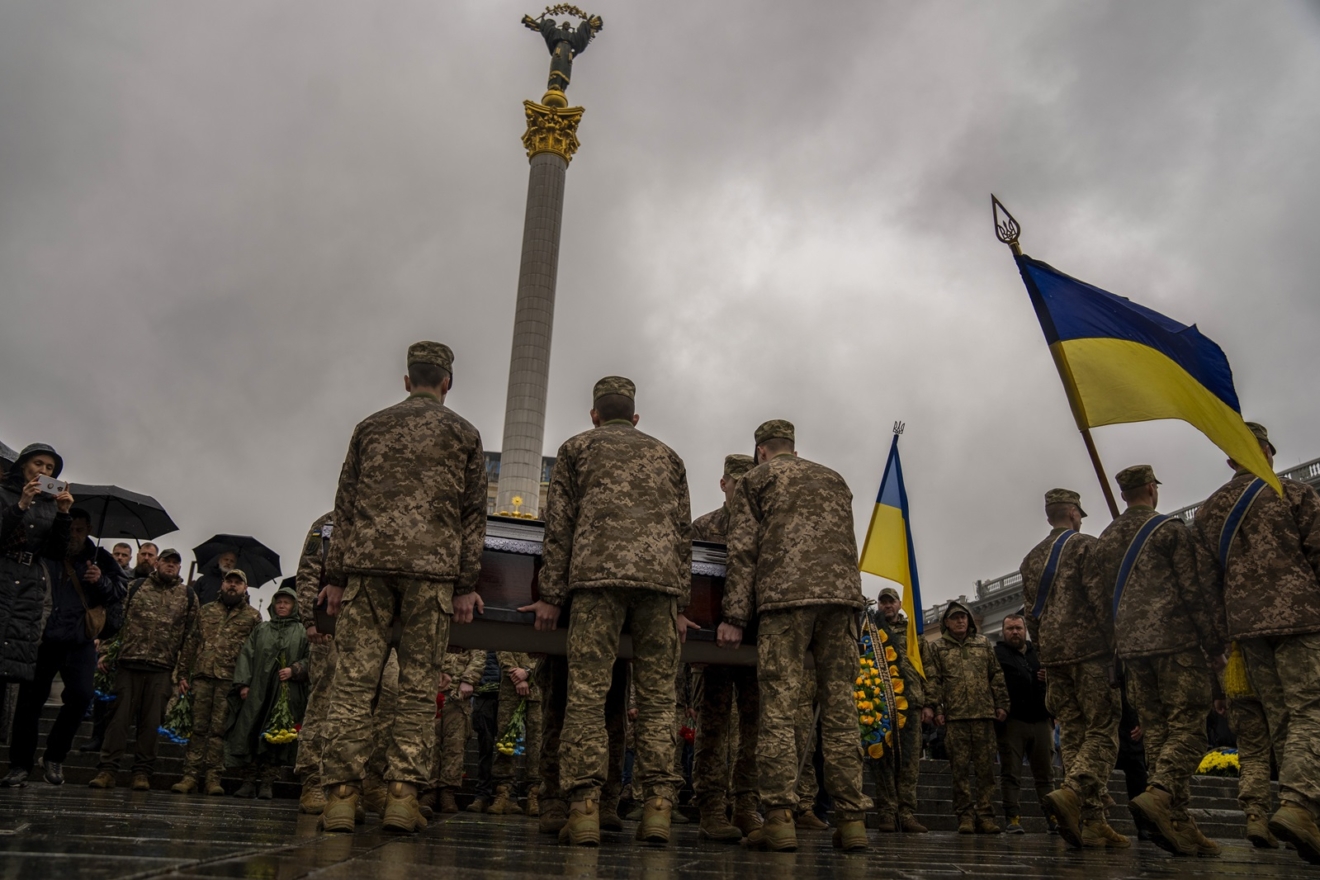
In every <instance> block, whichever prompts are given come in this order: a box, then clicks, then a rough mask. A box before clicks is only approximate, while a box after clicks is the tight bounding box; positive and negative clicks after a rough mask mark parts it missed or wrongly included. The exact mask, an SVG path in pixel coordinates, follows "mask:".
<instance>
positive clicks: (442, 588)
mask: <svg viewBox="0 0 1320 880" xmlns="http://www.w3.org/2000/svg"><path fill="white" fill-rule="evenodd" d="M337 522H342V520H339V519H337ZM338 538H339V533H338V532H336V536H335V538H334V539H332V542H331V544H332V547H333V543H334V541H336V540H338ZM453 589H454V587H453V584H450V583H444V582H438V581H431V580H420V579H414V578H398V577H371V576H362V575H352V576H350V577H349V579H348V587H347V589H345V591H344V597H343V606H342V609H341V611H340V615H339V620H338V621H337V622H336V626H335V646H336V648H337V650H338V659H337V661H336V668H335V681H334V698H333V700H332V702H331V704H330V707H329V712H328V713H327V715H326V721H325V724H326V727H325V729H326V730H327V731H334V732H335V733H334V737H333V738H332V739H331V740H330V741H329V742H328V744H327V746H326V749H325V751H324V753H323V757H322V765H323V766H322V782H323V784H325V785H326V786H332V785H339V784H358V783H359V782H360V781H361V780H362V778H363V771H364V770H365V768H366V764H367V761H368V759H369V757H370V754H371V748H372V744H373V731H372V719H371V715H370V710H371V705H372V702H373V700H374V698H375V696H376V690H377V687H378V686H379V684H380V681H381V670H382V669H383V668H384V666H385V660H386V656H387V654H388V653H389V639H390V634H391V630H392V629H393V626H392V621H393V618H394V609H395V607H396V606H397V607H398V608H399V609H400V611H399V616H400V618H401V621H402V624H403V632H402V635H401V638H400V641H399V647H398V649H397V652H396V653H397V655H398V664H399V687H398V708H397V711H396V712H395V715H394V719H393V722H392V724H391V725H390V728H389V732H388V738H387V740H386V749H387V756H388V757H387V761H388V768H387V770H386V772H385V780H386V781H387V782H408V783H412V784H413V785H417V786H421V787H425V785H426V784H427V782H428V781H429V779H430V778H431V762H432V759H433V756H434V750H435V696H436V691H437V685H438V682H439V680H440V668H441V664H442V661H443V659H444V656H445V649H446V646H447V645H448V643H449V623H450V618H451V616H452V615H453Z"/></svg>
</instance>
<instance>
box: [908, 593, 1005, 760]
mask: <svg viewBox="0 0 1320 880" xmlns="http://www.w3.org/2000/svg"><path fill="white" fill-rule="evenodd" d="M952 604H955V605H957V603H956V602H955V603H952ZM959 607H960V608H961V607H962V606H959ZM964 610H965V609H964ZM930 659H931V665H930V666H928V667H926V705H928V706H930V707H931V708H933V709H934V710H935V714H936V715H943V716H944V717H945V718H946V719H947V720H950V721H954V720H956V721H972V720H977V719H989V720H991V721H993V720H994V718H995V710H996V709H1003V710H1004V711H1005V712H1007V711H1008V709H1009V701H1008V686H1007V685H1006V684H1005V683H1004V670H1003V667H1001V666H1000V665H999V661H998V660H997V659H996V658H995V648H994V645H992V644H991V643H990V640H989V639H987V638H986V637H985V636H982V635H978V634H977V633H976V632H975V630H969V632H968V633H967V637H966V638H964V639H963V640H962V641H961V642H960V641H958V640H957V639H955V638H954V637H953V634H952V633H950V632H947V631H946V632H945V633H944V634H943V635H941V636H940V637H939V639H937V640H936V641H934V642H931V644H930ZM991 739H992V740H993V737H991Z"/></svg>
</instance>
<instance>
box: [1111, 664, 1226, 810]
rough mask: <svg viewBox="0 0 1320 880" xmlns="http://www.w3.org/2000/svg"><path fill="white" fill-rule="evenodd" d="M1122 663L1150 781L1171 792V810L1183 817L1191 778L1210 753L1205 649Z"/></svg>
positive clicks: (1208, 692)
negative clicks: (1138, 723) (1139, 731)
mask: <svg viewBox="0 0 1320 880" xmlns="http://www.w3.org/2000/svg"><path fill="white" fill-rule="evenodd" d="M1123 662H1124V664H1125V665H1126V667H1127V692H1128V694H1127V696H1128V703H1130V704H1131V705H1132V708H1133V709H1135V710H1136V712H1137V718H1138V719H1139V720H1140V723H1141V729H1142V730H1143V731H1144V733H1143V736H1142V739H1143V741H1144V742H1145V744H1146V764H1147V766H1148V768H1149V770H1150V779H1149V784H1150V785H1155V786H1159V787H1160V788H1162V789H1164V790H1165V791H1167V792H1168V793H1169V800H1170V803H1169V809H1170V810H1171V811H1172V812H1173V815H1174V817H1175V818H1178V819H1182V818H1184V817H1185V816H1186V815H1187V805H1188V804H1189V803H1191V800H1192V776H1193V775H1195V774H1196V768H1197V767H1199V766H1200V764H1201V759H1202V758H1204V757H1205V751H1206V739H1205V719H1206V715H1207V714H1209V712H1210V704H1211V695H1210V667H1209V665H1208V664H1207V663H1206V661H1205V655H1204V654H1203V653H1202V652H1201V649H1200V648H1194V649H1192V650H1190V651H1179V652H1178V653H1177V654H1164V655H1161V656H1159V657H1134V658H1130V659H1124V661H1123Z"/></svg>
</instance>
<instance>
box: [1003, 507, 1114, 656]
mask: <svg viewBox="0 0 1320 880" xmlns="http://www.w3.org/2000/svg"><path fill="white" fill-rule="evenodd" d="M1063 531H1064V530H1063V529H1062V528H1057V529H1054V530H1053V531H1051V532H1050V534H1049V537H1048V538H1046V539H1045V540H1044V541H1041V542H1040V543H1039V544H1037V545H1036V546H1035V547H1033V548H1032V550H1031V552H1030V553H1028V554H1027V557H1026V559H1023V560H1022V567H1021V569H1019V570H1020V571H1021V572H1022V603H1023V606H1024V607H1025V609H1026V617H1027V629H1028V631H1029V632H1030V633H1031V640H1032V641H1033V642H1035V643H1036V649H1037V650H1038V651H1039V652H1040V663H1041V665H1042V666H1068V665H1071V664H1073V663H1083V662H1085V661H1087V660H1104V661H1105V662H1106V663H1107V662H1109V660H1110V658H1112V657H1113V656H1114V613H1113V610H1112V609H1111V608H1110V606H1109V604H1108V603H1109V602H1110V600H1111V599H1113V597H1114V591H1113V588H1112V587H1111V588H1110V589H1109V590H1105V589H1103V588H1101V585H1100V584H1099V583H1096V582H1093V583H1091V584H1088V583H1087V581H1086V579H1085V578H1084V577H1083V574H1084V572H1085V571H1086V559H1087V557H1088V556H1089V555H1090V553H1091V551H1092V550H1093V549H1094V547H1095V538H1093V537H1092V536H1090V535H1083V534H1080V533H1078V534H1076V535H1074V536H1073V537H1071V538H1069V539H1068V543H1067V544H1065V545H1064V548H1063V552H1062V553H1061V554H1059V563H1058V566H1057V567H1056V568H1055V574H1054V586H1053V587H1051V588H1050V594H1049V598H1048V599H1046V600H1045V607H1044V608H1043V609H1042V610H1041V616H1040V617H1039V618H1037V617H1035V616H1033V615H1032V613H1031V611H1032V609H1033V608H1035V607H1036V596H1037V593H1038V592H1039V589H1040V579H1041V576H1042V575H1043V574H1044V572H1045V566H1046V565H1047V564H1048V563H1049V559H1050V551H1051V550H1052V549H1053V548H1054V541H1055V539H1056V538H1058V537H1059V535H1061V534H1062V533H1063Z"/></svg>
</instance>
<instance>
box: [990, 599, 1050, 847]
mask: <svg viewBox="0 0 1320 880" xmlns="http://www.w3.org/2000/svg"><path fill="white" fill-rule="evenodd" d="M995 658H996V659H997V660H999V665H1000V666H1001V667H1003V670H1004V683H1005V684H1006V685H1008V699H1009V706H1010V707H1011V708H1010V709H1009V710H1008V720H1006V721H1003V722H998V723H996V724H995V733H996V735H997V737H998V739H999V785H1000V788H1002V789H1003V793H1004V818H1005V819H1006V820H1007V822H1008V831H1009V833H1011V834H1023V833H1025V832H1024V830H1023V828H1022V804H1021V801H1020V800H1019V793H1020V792H1021V785H1020V782H1019V779H1020V776H1021V774H1022V757H1023V755H1025V756H1026V757H1027V759H1028V761H1029V763H1030V764H1031V777H1032V779H1033V780H1034V781H1035V783H1036V797H1037V799H1038V800H1039V801H1040V802H1041V803H1044V802H1045V795H1047V794H1049V793H1050V792H1051V791H1053V790H1054V782H1053V775H1054V771H1053V760H1052V759H1053V754H1054V748H1053V747H1054V737H1053V730H1052V728H1051V725H1050V714H1049V712H1048V711H1046V709H1045V670H1044V669H1043V668H1042V667H1041V665H1040V658H1039V657H1038V656H1037V655H1036V646H1035V645H1034V644H1032V643H1031V642H1028V641H1027V622H1026V620H1025V619H1024V618H1023V616H1022V615H1021V614H1010V615H1008V616H1007V617H1005V618H1004V632H1003V640H1002V641H1001V642H999V643H998V644H997V645H995Z"/></svg>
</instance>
